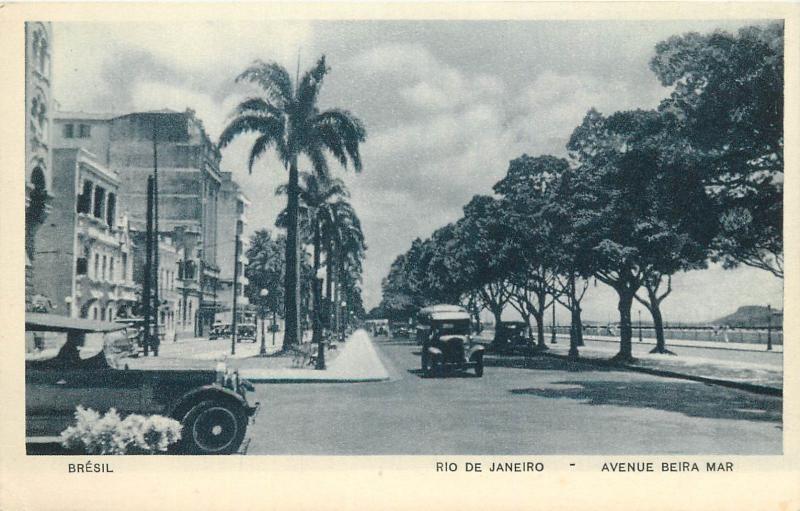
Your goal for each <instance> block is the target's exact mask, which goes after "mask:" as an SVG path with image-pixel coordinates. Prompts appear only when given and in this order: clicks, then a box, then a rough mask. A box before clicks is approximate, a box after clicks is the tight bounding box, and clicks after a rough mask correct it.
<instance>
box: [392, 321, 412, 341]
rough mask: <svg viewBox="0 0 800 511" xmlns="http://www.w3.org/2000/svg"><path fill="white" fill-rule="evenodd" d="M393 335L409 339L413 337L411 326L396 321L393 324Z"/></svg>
mask: <svg viewBox="0 0 800 511" xmlns="http://www.w3.org/2000/svg"><path fill="white" fill-rule="evenodd" d="M391 328H392V336H393V337H398V338H401V339H408V338H409V337H411V328H410V327H409V326H408V325H406V324H405V323H396V324H394V325H392V327H391Z"/></svg>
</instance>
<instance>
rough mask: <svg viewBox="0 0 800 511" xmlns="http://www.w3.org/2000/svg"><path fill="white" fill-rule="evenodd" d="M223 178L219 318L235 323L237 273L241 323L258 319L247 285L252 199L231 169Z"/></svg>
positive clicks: (237, 293) (238, 313)
mask: <svg viewBox="0 0 800 511" xmlns="http://www.w3.org/2000/svg"><path fill="white" fill-rule="evenodd" d="M221 177H222V184H221V186H220V193H219V217H218V219H217V228H218V229H219V236H218V240H219V242H218V246H219V250H218V251H217V260H218V262H219V270H220V277H219V293H218V307H217V312H216V316H215V320H216V321H217V322H222V323H231V322H232V319H233V279H234V275H237V276H238V285H237V286H236V295H237V298H236V305H237V322H238V323H240V324H250V323H254V322H255V314H254V310H253V308H252V307H251V306H250V303H249V301H248V298H247V295H246V294H245V286H247V284H248V280H247V277H245V275H244V269H245V266H246V265H247V263H248V260H247V255H246V254H245V252H247V247H248V240H247V238H246V237H245V236H244V229H245V226H246V225H247V208H248V207H249V206H250V200H249V199H248V198H247V196H246V195H245V194H244V192H242V189H241V187H240V186H239V185H238V184H237V183H236V182H235V181H234V180H233V175H232V174H231V173H230V172H223V173H222V175H221ZM237 233H238V237H239V249H238V254H239V259H238V261H237V260H236V253H237V250H236V245H235V243H236V238H237Z"/></svg>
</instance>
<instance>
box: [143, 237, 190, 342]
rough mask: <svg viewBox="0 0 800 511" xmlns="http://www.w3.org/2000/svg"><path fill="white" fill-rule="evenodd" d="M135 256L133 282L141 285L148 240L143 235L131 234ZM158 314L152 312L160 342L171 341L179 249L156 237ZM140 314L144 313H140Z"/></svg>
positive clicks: (176, 296)
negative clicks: (157, 239)
mask: <svg viewBox="0 0 800 511" xmlns="http://www.w3.org/2000/svg"><path fill="white" fill-rule="evenodd" d="M132 235H133V238H134V247H135V249H134V256H133V278H134V281H136V282H140V283H143V282H144V280H145V279H144V277H145V263H146V260H147V240H146V233H145V232H144V231H134V232H133V233H132ZM156 275H157V276H158V278H157V289H158V303H159V305H158V311H153V313H154V315H155V317H156V319H157V323H158V332H159V334H160V336H161V340H162V341H169V342H171V341H173V340H174V339H175V338H176V336H177V334H178V328H177V319H178V314H177V311H178V300H179V297H180V294H179V291H178V287H179V286H178V249H177V247H176V246H175V244H174V243H173V242H172V238H171V237H170V236H167V235H163V234H162V235H161V236H159V241H158V273H157V274H156ZM140 312H141V313H143V311H140Z"/></svg>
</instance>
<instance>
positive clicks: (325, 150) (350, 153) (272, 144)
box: [219, 55, 366, 348]
mask: <svg viewBox="0 0 800 511" xmlns="http://www.w3.org/2000/svg"><path fill="white" fill-rule="evenodd" d="M329 70H330V68H328V67H327V65H326V64H325V56H324V55H323V56H322V57H320V59H319V60H318V61H317V63H316V65H315V66H314V67H312V68H311V69H310V70H308V71H307V72H306V73H305V74H304V75H303V77H302V78H301V79H299V80H298V81H297V83H296V84H293V83H292V79H291V77H290V76H289V73H288V72H287V71H286V69H285V68H284V67H283V66H281V65H280V64H277V63H275V62H263V61H260V60H258V61H256V62H254V63H253V64H252V65H251V66H250V67H248V68H247V69H245V70H244V72H242V74H240V75H239V76H238V77H237V78H236V81H237V82H250V83H253V84H255V85H257V86H258V87H260V88H261V90H262V91H263V93H264V96H263V97H254V98H249V99H245V100H244V101H242V102H241V103H239V105H238V106H237V107H236V108H235V109H234V111H233V113H232V114H231V115H232V119H231V121H230V122H229V124H228V126H227V127H226V128H225V129H224V130H223V132H222V134H221V135H220V138H219V146H220V147H221V148H222V147H226V146H227V145H228V144H230V143H231V142H232V141H233V140H234V139H235V138H236V137H237V136H239V135H242V134H246V133H255V134H256V135H257V138H256V140H255V142H254V143H253V146H252V147H251V149H250V158H249V164H248V168H249V170H250V172H252V170H253V164H254V162H255V161H256V160H257V159H258V158H259V157H261V156H262V155H264V154H265V153H266V152H267V151H268V150H269V149H271V148H272V149H274V150H275V152H276V153H277V155H278V157H279V158H280V160H281V163H282V164H283V166H284V168H286V169H287V170H288V172H289V188H288V200H287V225H286V242H287V243H286V283H285V286H286V293H285V307H284V309H285V314H286V329H285V333H284V339H283V343H284V347H285V348H288V347H290V346H292V345H294V344H296V343H297V342H298V341H299V338H300V332H299V326H300V324H299V318H300V310H299V307H298V304H299V301H300V281H299V272H300V260H299V250H300V244H299V242H298V221H299V217H298V205H299V204H298V200H299V191H300V190H299V171H298V159H299V158H300V157H301V156H305V157H306V158H307V159H308V160H309V161H310V162H311V165H312V166H313V168H314V171H315V172H317V173H319V174H320V175H321V176H327V175H328V162H327V155H328V154H330V155H332V156H333V157H334V158H336V159H337V160H338V161H339V163H340V164H341V165H342V166H343V167H345V168H347V166H348V164H352V166H353V169H354V170H355V171H356V172H360V171H361V156H360V154H359V147H360V144H361V143H362V142H364V140H365V139H366V131H365V129H364V126H363V124H362V123H361V121H360V120H359V119H358V118H357V117H355V116H354V115H352V114H351V113H350V112H348V111H346V110H341V109H330V110H325V111H320V110H319V108H318V107H317V100H318V99H319V91H320V87H321V86H322V80H323V78H324V77H325V75H326V74H327V73H328V71H329Z"/></svg>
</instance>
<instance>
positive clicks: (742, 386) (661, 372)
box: [490, 353, 783, 398]
mask: <svg viewBox="0 0 800 511" xmlns="http://www.w3.org/2000/svg"><path fill="white" fill-rule="evenodd" d="M538 355H542V356H545V357H550V358H557V359H560V360H566V361H569V362H574V363H578V364H585V365H594V366H601V367H610V368H613V369H621V370H627V371H633V372H637V373H644V374H650V375H653V376H662V377H665V378H676V379H679V380H690V381H696V382H700V383H707V384H710V385H719V386H720V387H727V388H732V389H737V390H744V391H746V392H752V393H753V394H761V395H765V396H775V397H780V398H783V389H780V388H777V387H769V386H766V385H755V384H753V383H743V382H735V381H730V380H721V379H719V378H709V377H707V376H695V375H691V374H686V373H677V372H675V371H668V370H665V369H653V368H650V367H640V366H634V365H629V364H620V363H618V362H612V361H610V360H601V359H591V358H578V359H577V360H572V359H570V358H569V357H568V356H567V355H559V354H556V353H539V354H538ZM519 358H520V357H517V359H518V360H519ZM521 358H522V361H521V362H522V364H521V365H520V364H513V362H514V361H512V360H509V362H512V364H513V365H505V364H498V365H500V366H505V367H521V368H524V367H525V365H526V362H527V360H528V359H530V358H532V357H528V356H523V357H521ZM490 360H492V361H493V362H495V361H500V360H502V359H498V358H495V357H492V358H491V359H490Z"/></svg>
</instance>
